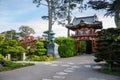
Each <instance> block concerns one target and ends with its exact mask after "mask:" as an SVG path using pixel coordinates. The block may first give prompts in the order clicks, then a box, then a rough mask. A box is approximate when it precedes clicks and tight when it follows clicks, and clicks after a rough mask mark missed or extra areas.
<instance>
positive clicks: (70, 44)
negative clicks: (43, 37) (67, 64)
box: [55, 37, 76, 57]
mask: <svg viewBox="0 0 120 80" xmlns="http://www.w3.org/2000/svg"><path fill="white" fill-rule="evenodd" d="M55 42H56V43H57V44H58V45H59V48H58V52H59V55H60V57H72V56H74V55H75V54H76V47H75V40H74V39H72V38H64V37H62V38H56V39H55Z"/></svg>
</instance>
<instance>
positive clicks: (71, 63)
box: [0, 55, 120, 80]
mask: <svg viewBox="0 0 120 80" xmlns="http://www.w3.org/2000/svg"><path fill="white" fill-rule="evenodd" d="M93 59H94V57H93V56H90V55H82V56H77V57H72V58H62V59H58V60H56V61H53V62H35V64H36V65H35V66H30V67H25V68H20V69H16V70H12V71H5V72H0V80H120V76H113V75H108V74H103V73H100V72H98V71H97V70H96V69H97V68H100V66H97V65H96V63H95V62H94V61H93Z"/></svg>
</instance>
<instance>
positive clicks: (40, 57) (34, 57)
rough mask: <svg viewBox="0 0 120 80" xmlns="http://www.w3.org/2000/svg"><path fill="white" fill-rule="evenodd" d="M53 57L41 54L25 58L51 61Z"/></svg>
mask: <svg viewBox="0 0 120 80" xmlns="http://www.w3.org/2000/svg"><path fill="white" fill-rule="evenodd" d="M54 59H55V58H54V57H53V56H52V55H51V54H48V55H43V56H37V55H31V56H29V57H28V58H27V60H29V61H53V60H54Z"/></svg>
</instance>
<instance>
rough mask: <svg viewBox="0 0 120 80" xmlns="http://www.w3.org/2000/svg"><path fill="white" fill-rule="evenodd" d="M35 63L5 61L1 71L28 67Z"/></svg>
mask: <svg viewBox="0 0 120 80" xmlns="http://www.w3.org/2000/svg"><path fill="white" fill-rule="evenodd" d="M32 65H34V64H33V63H15V62H10V61H5V64H4V67H3V68H0V72H1V71H8V70H13V69H17V68H21V67H26V66H32Z"/></svg>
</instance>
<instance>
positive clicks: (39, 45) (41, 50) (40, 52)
mask: <svg viewBox="0 0 120 80" xmlns="http://www.w3.org/2000/svg"><path fill="white" fill-rule="evenodd" d="M45 54H46V49H45V48H44V42H43V41H42V40H38V41H37V43H36V48H35V49H34V55H37V56H42V55H45Z"/></svg>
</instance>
